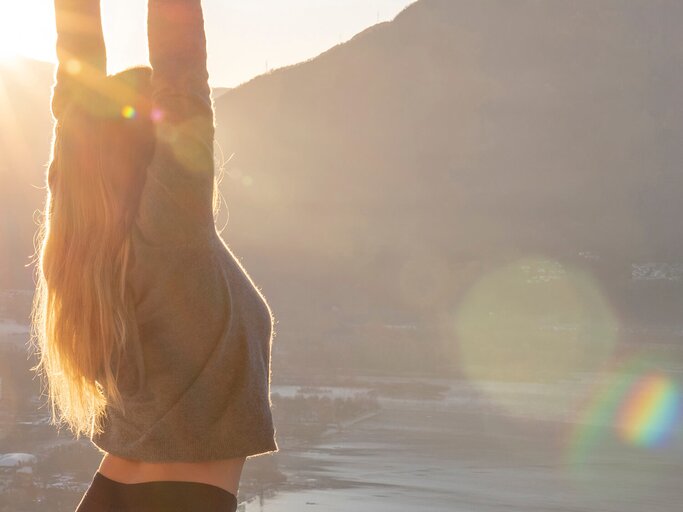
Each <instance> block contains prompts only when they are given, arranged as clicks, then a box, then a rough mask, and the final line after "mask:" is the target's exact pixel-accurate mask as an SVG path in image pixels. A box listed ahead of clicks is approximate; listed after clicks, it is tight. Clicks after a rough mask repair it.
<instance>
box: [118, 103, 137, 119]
mask: <svg viewBox="0 0 683 512" xmlns="http://www.w3.org/2000/svg"><path fill="white" fill-rule="evenodd" d="M121 115H122V116H123V117H125V118H126V119H133V118H134V117H135V115H136V112H135V109H134V108H133V107H131V106H130V105H126V106H125V107H123V109H121Z"/></svg>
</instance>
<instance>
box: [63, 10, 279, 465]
mask: <svg viewBox="0 0 683 512" xmlns="http://www.w3.org/2000/svg"><path fill="white" fill-rule="evenodd" d="M55 5H56V9H57V12H58V13H59V12H60V7H61V15H58V16H57V30H58V55H60V56H62V57H63V58H62V59H60V64H59V67H58V72H57V75H56V78H57V81H56V85H55V88H54V95H53V112H54V114H55V117H58V114H59V113H60V112H61V111H62V110H61V109H62V107H63V106H64V105H66V104H67V103H68V102H69V101H72V99H73V98H78V95H79V94H80V93H81V92H82V89H81V90H79V89H78V88H77V87H76V89H73V87H75V86H76V82H77V80H75V79H74V78H73V77H72V74H70V73H66V72H65V69H66V63H65V59H66V58H67V57H68V59H70V60H73V59H74V58H75V59H79V60H80V61H81V63H82V68H83V69H101V68H102V64H103V63H104V62H106V59H105V57H104V56H102V55H98V54H96V53H95V52H93V46H89V43H92V42H95V43H96V46H95V47H96V48H100V47H102V46H101V44H100V43H101V41H103V38H102V36H101V20H100V13H99V0H55ZM148 15H149V21H148V36H149V49H150V61H151V64H152V68H153V70H154V71H153V78H152V80H153V103H154V108H155V110H156V116H157V119H156V121H157V122H156V136H157V144H156V150H155V154H154V157H153V160H152V162H151V164H150V165H149V168H148V169H147V179H146V183H145V188H144V189H143V192H142V196H141V200H140V206H139V210H138V213H137V216H136V220H135V223H134V225H133V228H132V232H131V240H132V244H131V247H132V250H131V261H130V264H129V268H128V275H127V282H128V284H129V286H128V293H129V298H130V299H131V300H130V301H129V304H131V308H134V311H131V313H133V315H134V317H135V318H136V322H135V324H134V325H132V326H130V332H129V338H128V340H127V350H126V351H125V352H124V353H123V354H122V355H121V356H120V357H121V363H122V364H121V366H120V368H121V369H120V372H119V375H118V378H117V383H118V384H119V386H120V389H121V392H122V394H123V397H124V408H123V410H119V409H117V408H115V407H113V406H112V405H111V404H110V405H109V406H108V407H107V414H106V418H105V420H104V431H103V432H102V433H101V434H96V435H95V436H94V437H93V438H92V442H93V443H94V444H95V446H97V447H98V448H100V449H101V450H103V451H105V452H108V453H111V454H113V455H118V456H120V457H125V458H130V459H134V460H141V461H147V462H170V461H186V462H192V461H204V460H217V459H226V458H232V457H240V456H253V455H259V454H263V453H268V452H275V451H278V445H277V443H276V439H275V428H274V425H273V417H272V413H271V405H272V403H271V400H270V383H271V346H272V339H273V334H274V329H273V326H274V318H273V315H272V311H271V309H270V307H269V305H268V303H267V301H266V299H265V298H264V296H263V295H262V294H261V292H260V290H259V289H258V288H257V286H256V285H255V284H254V282H253V281H252V279H251V278H250V276H249V275H248V273H247V272H246V270H245V269H244V267H243V266H242V265H241V263H240V262H239V260H238V259H237V258H236V256H235V255H234V254H233V253H232V251H231V250H230V248H229V247H228V245H227V244H226V243H225V241H224V240H223V239H222V238H221V236H220V235H219V234H218V233H217V231H216V228H215V224H214V220H213V211H212V210H213V209H212V199H213V191H214V189H213V187H214V151H213V139H214V134H215V123H214V110H213V102H212V98H211V92H210V88H209V85H208V72H207V68H206V38H205V33H204V20H203V15H202V8H201V0H149V5H148ZM74 16H76V18H74ZM73 19H78V20H79V21H78V23H77V24H74V23H73V22H72V23H67V21H68V20H73ZM74 27H75V28H74ZM76 29H77V30H76ZM102 48H103V47H102ZM79 52H80V53H79ZM70 65H71V66H72V67H73V63H71V64H70ZM60 78H61V79H62V80H61V81H60ZM81 86H83V84H81ZM86 86H87V84H86ZM55 106H57V107H58V108H55Z"/></svg>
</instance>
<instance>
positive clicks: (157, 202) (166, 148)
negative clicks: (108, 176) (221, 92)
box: [138, 0, 215, 245]
mask: <svg viewBox="0 0 683 512" xmlns="http://www.w3.org/2000/svg"><path fill="white" fill-rule="evenodd" d="M147 28H148V38H149V54H150V63H151V65H152V70H153V72H152V116H153V119H154V120H155V126H156V141H157V143H156V149H155V153H154V156H153V159H152V162H151V164H150V166H149V169H148V174H147V184H146V190H145V192H144V193H143V196H142V200H141V205H140V208H141V209H140V214H139V216H138V219H139V221H140V226H141V228H142V230H143V232H144V235H145V237H146V238H148V239H150V240H152V241H153V242H154V243H155V244H157V245H158V244H167V243H172V244H174V245H183V244H188V243H192V242H193V241H196V240H197V238H198V237H202V236H205V235H207V234H210V233H211V232H214V230H215V228H214V222H213V192H214V148H213V143H214V135H215V126H214V113H213V104H212V99H211V89H210V87H209V83H208V78H209V75H208V71H207V63H206V61H207V52H206V35H205V32H204V19H203V13H202V4H201V0H149V3H148V23H147Z"/></svg>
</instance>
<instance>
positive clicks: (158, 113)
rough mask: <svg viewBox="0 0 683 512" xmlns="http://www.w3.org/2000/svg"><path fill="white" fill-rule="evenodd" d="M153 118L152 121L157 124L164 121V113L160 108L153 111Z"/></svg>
mask: <svg viewBox="0 0 683 512" xmlns="http://www.w3.org/2000/svg"><path fill="white" fill-rule="evenodd" d="M151 117H152V121H154V122H155V123H158V122H159V121H161V120H163V119H164V112H163V110H161V109H160V108H154V109H152V114H151Z"/></svg>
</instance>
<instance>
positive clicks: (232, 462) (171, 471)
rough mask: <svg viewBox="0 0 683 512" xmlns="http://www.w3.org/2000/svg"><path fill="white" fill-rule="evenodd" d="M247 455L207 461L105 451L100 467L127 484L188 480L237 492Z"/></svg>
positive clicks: (100, 469)
mask: <svg viewBox="0 0 683 512" xmlns="http://www.w3.org/2000/svg"><path fill="white" fill-rule="evenodd" d="M245 461H246V457H237V458H234V459H222V460H212V461H204V462H160V463H157V462H143V461H138V460H132V459H125V458H122V457H119V456H116V455H112V454H111V453H107V454H105V456H104V458H103V459H102V462H101V463H100V467H99V469H98V471H99V472H100V473H101V474H103V475H104V476H106V477H107V478H109V479H111V480H114V481H116V482H121V483H124V484H137V483H144V482H153V481H160V480H164V481H169V480H173V481H184V482H199V483H205V484H210V485H215V486H217V487H220V488H221V489H225V490H226V491H229V492H231V493H232V494H234V495H235V496H237V491H238V489H239V482H240V478H241V476H242V469H243V468H244V462H245Z"/></svg>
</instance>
